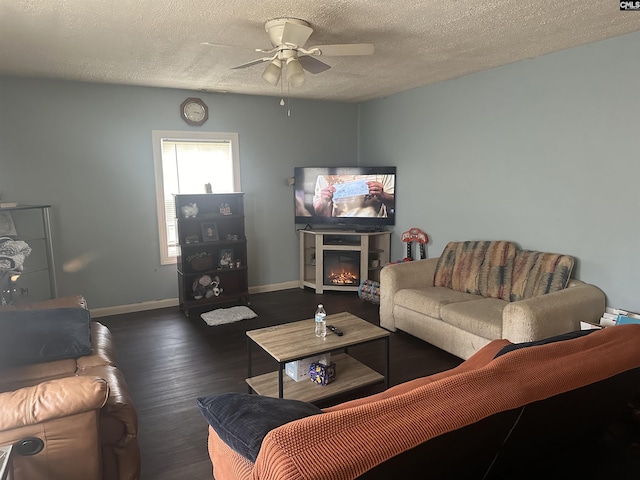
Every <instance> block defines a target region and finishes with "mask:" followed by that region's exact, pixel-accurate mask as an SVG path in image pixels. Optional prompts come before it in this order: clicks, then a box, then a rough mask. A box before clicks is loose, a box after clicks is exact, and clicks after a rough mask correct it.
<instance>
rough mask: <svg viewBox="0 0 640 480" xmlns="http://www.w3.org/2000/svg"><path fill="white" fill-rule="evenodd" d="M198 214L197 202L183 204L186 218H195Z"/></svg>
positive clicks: (183, 213) (183, 214)
mask: <svg viewBox="0 0 640 480" xmlns="http://www.w3.org/2000/svg"><path fill="white" fill-rule="evenodd" d="M196 215H198V205H196V204H195V203H190V204H188V205H183V206H182V216H183V217H184V218H190V217H193V218H195V216H196Z"/></svg>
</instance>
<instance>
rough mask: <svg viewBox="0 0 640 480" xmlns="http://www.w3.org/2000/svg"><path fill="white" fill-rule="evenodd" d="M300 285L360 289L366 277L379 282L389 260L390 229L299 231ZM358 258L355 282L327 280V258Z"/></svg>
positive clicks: (350, 289) (317, 288)
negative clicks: (333, 282) (346, 283)
mask: <svg viewBox="0 0 640 480" xmlns="http://www.w3.org/2000/svg"><path fill="white" fill-rule="evenodd" d="M299 232H300V288H304V287H311V288H313V289H315V291H316V293H323V292H324V290H340V291H353V292H357V291H358V288H359V287H360V285H359V284H360V283H361V282H363V281H365V280H375V281H380V270H381V269H382V267H384V266H385V265H386V264H387V263H389V255H390V247H391V230H382V231H367V232H360V231H358V230H355V229H354V230H306V229H305V230H300V231H299ZM340 253H344V256H345V257H350V258H359V262H358V265H357V267H356V271H357V274H358V277H359V278H358V282H357V283H356V284H348V285H345V284H331V283H328V282H326V279H325V271H324V270H325V258H330V257H331V256H340Z"/></svg>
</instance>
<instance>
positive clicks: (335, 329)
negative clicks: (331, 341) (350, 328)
mask: <svg viewBox="0 0 640 480" xmlns="http://www.w3.org/2000/svg"><path fill="white" fill-rule="evenodd" d="M327 328H328V329H329V330H331V331H332V332H333V333H335V334H336V335H338V336H339V337H341V336H342V335H344V334H343V333H342V330H340V329H339V328H336V327H334V326H333V325H327Z"/></svg>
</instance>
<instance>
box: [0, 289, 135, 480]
mask: <svg viewBox="0 0 640 480" xmlns="http://www.w3.org/2000/svg"><path fill="white" fill-rule="evenodd" d="M70 307H72V308H75V307H77V308H85V309H86V308H87V306H86V302H85V300H84V298H83V297H81V296H77V297H65V298H59V299H55V300H48V301H45V302H39V303H34V304H29V305H19V306H3V307H0V321H2V313H3V311H6V310H9V309H19V310H24V309H50V308H70ZM90 326H91V350H92V351H91V353H90V354H89V355H86V356H81V357H78V358H68V359H63V360H54V361H50V362H44V363H37V364H30V365H22V366H11V367H7V366H3V365H0V445H6V444H13V445H14V452H17V454H15V455H14V462H13V463H14V478H15V480H33V479H39V478H46V479H49V480H94V479H95V480H137V479H139V478H140V450H139V447H138V441H137V430H138V419H137V414H136V410H135V407H134V405H133V401H132V399H131V396H130V394H129V390H128V386H127V383H126V381H125V379H124V376H123V374H122V372H121V371H120V370H119V369H118V367H117V364H116V356H115V352H114V348H113V344H112V341H111V332H110V331H109V330H108V329H107V327H105V326H104V325H102V324H100V323H98V322H95V321H91V323H90ZM39 448H41V450H40V451H38V449H39ZM33 452H37V453H33ZM30 453H32V454H30Z"/></svg>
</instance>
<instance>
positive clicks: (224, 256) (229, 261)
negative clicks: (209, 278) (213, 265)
mask: <svg viewBox="0 0 640 480" xmlns="http://www.w3.org/2000/svg"><path fill="white" fill-rule="evenodd" d="M219 264H220V266H221V267H222V268H231V265H233V249H232V248H223V249H221V250H220V262H219Z"/></svg>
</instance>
